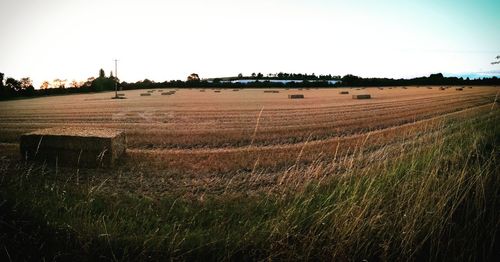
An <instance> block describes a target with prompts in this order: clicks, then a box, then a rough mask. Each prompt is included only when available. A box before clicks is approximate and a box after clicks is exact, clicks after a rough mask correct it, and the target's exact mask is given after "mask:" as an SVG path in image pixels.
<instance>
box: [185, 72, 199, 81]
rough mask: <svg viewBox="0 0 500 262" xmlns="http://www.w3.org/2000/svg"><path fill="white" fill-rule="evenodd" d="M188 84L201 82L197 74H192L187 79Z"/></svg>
mask: <svg viewBox="0 0 500 262" xmlns="http://www.w3.org/2000/svg"><path fill="white" fill-rule="evenodd" d="M187 81H188V82H200V76H199V75H198V74H196V73H192V74H190V75H189V76H188V77H187Z"/></svg>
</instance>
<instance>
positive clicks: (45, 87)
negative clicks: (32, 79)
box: [40, 81, 50, 89]
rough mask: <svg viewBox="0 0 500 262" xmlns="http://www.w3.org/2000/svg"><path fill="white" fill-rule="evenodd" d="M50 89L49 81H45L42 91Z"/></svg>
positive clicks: (41, 86)
mask: <svg viewBox="0 0 500 262" xmlns="http://www.w3.org/2000/svg"><path fill="white" fill-rule="evenodd" d="M49 87H50V84H49V81H43V83H42V85H40V89H49Z"/></svg>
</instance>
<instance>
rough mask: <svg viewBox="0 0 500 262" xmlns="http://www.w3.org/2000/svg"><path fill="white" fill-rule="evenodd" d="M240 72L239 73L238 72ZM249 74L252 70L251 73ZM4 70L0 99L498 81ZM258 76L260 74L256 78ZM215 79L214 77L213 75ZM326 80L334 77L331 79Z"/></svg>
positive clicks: (440, 76)
mask: <svg viewBox="0 0 500 262" xmlns="http://www.w3.org/2000/svg"><path fill="white" fill-rule="evenodd" d="M240 75H241V74H240ZM252 75H253V74H252ZM4 76H5V75H4V74H3V73H0V99H1V100H6V99H12V98H18V97H35V96H45V95H58V94H72V93H88V92H101V91H112V90H115V86H116V87H118V88H119V90H132V89H153V88H302V87H304V88H309V87H331V88H333V87H351V86H352V87H359V86H411V85H500V79H499V78H497V77H491V78H479V79H469V78H466V79H464V78H461V77H460V78H459V77H445V76H443V74H441V73H438V74H432V75H430V76H428V77H417V78H411V79H393V78H362V77H359V76H355V75H345V76H343V77H340V76H332V75H320V76H316V75H315V74H311V75H308V74H289V73H277V74H268V76H267V77H264V76H263V75H262V74H260V73H259V74H255V77H256V78H252V76H249V77H244V76H242V75H241V76H238V78H237V79H259V81H254V82H249V83H232V82H230V81H225V82H224V81H207V80H201V79H200V77H199V76H198V74H196V73H193V74H191V75H189V76H188V78H187V80H186V81H181V80H172V81H164V82H155V81H152V80H149V79H144V80H142V81H137V82H134V83H128V82H119V79H118V78H116V77H114V76H113V74H112V73H110V74H109V76H106V75H105V73H104V70H102V69H101V70H99V75H98V77H97V78H95V77H89V78H88V79H87V80H86V81H83V82H76V81H73V82H72V83H71V85H70V86H66V81H65V80H59V79H56V80H54V81H53V82H52V88H49V84H48V82H43V83H42V85H41V86H40V88H39V89H35V88H34V87H33V82H32V81H31V79H30V78H29V77H24V78H21V79H19V80H16V79H14V78H12V77H8V78H6V79H5V80H4ZM258 77H261V78H258ZM274 79H276V80H301V81H302V82H289V83H280V82H270V81H269V80H274ZM214 80H215V79H214ZM329 80H338V82H336V83H331V82H330V81H329Z"/></svg>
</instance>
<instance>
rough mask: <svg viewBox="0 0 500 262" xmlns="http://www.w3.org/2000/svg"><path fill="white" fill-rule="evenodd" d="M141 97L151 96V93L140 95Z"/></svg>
mask: <svg viewBox="0 0 500 262" xmlns="http://www.w3.org/2000/svg"><path fill="white" fill-rule="evenodd" d="M141 96H151V93H142V94H141Z"/></svg>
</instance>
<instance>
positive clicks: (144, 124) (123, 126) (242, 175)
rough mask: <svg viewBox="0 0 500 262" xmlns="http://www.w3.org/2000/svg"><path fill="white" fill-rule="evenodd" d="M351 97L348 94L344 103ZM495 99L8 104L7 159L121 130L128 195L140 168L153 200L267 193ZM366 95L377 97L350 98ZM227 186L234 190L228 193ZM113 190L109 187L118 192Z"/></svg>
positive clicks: (440, 93) (323, 94)
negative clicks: (45, 142)
mask: <svg viewBox="0 0 500 262" xmlns="http://www.w3.org/2000/svg"><path fill="white" fill-rule="evenodd" d="M344 90H346V91H348V92H349V94H348V95H341V94H339V92H340V91H344ZM498 90H499V89H498V88H494V87H475V88H470V89H469V88H466V89H465V90H464V91H456V90H455V89H454V88H449V89H447V90H439V89H438V87H433V88H432V89H429V88H428V87H420V88H417V87H410V88H409V89H403V88H401V87H394V88H393V87H390V88H385V89H384V90H380V89H378V88H366V89H361V88H351V89H349V88H345V89H344V88H338V89H309V90H279V93H266V92H264V90H259V89H243V90H240V91H238V92H236V91H233V90H231V89H229V90H221V92H220V93H216V92H214V90H210V89H207V90H205V92H200V89H186V90H178V91H177V92H176V93H175V94H174V95H170V96H162V95H161V91H157V92H152V96H146V97H142V96H140V94H141V93H146V90H133V91H124V92H121V93H123V94H125V95H126V97H127V99H124V100H111V99H109V98H110V96H112V95H113V94H112V93H100V94H81V95H72V96H65V97H47V98H39V99H29V100H19V101H9V102H2V103H0V108H1V110H0V143H1V146H2V147H3V148H5V150H6V151H5V152H8V151H10V152H13V154H17V152H18V149H17V147H18V146H17V142H18V140H19V136H20V135H21V134H23V133H26V132H30V131H33V130H36V129H40V128H47V127H57V126H72V127H81V128H85V127H107V128H113V129H119V130H124V131H125V132H126V134H127V139H128V153H127V157H126V159H125V160H124V161H123V164H122V166H121V167H120V168H119V173H121V172H123V173H133V174H128V175H123V176H121V177H126V179H124V181H121V180H120V181H119V182H118V185H121V184H122V183H124V184H123V187H124V189H126V190H136V189H137V185H130V183H131V181H129V180H128V179H127V178H130V177H133V176H135V175H137V172H136V169H138V168H139V169H141V170H147V171H146V174H141V176H143V177H142V181H143V183H147V184H149V186H146V187H141V188H142V189H141V190H145V191H146V193H148V194H151V196H152V197H154V196H157V195H158V194H168V193H171V191H172V190H176V191H180V192H191V193H196V192H197V191H201V192H204V193H207V192H208V193H210V192H211V191H213V190H215V191H214V192H216V193H217V192H220V190H222V189H224V190H235V191H238V192H240V188H239V187H238V186H237V185H238V183H236V182H237V181H239V182H240V183H241V184H247V182H246V180H247V179H248V174H249V173H256V172H257V173H267V174H269V175H268V176H264V178H263V180H264V181H260V182H262V183H264V184H262V183H260V182H259V183H257V184H259V185H260V186H261V187H260V186H257V187H256V188H249V189H251V191H253V190H269V189H271V188H274V185H275V184H276V181H275V180H276V177H275V175H276V174H277V173H282V172H283V171H285V170H286V169H288V168H290V167H291V166H294V165H307V164H310V163H312V162H317V161H320V162H322V161H326V162H329V161H331V160H332V159H339V158H341V156H342V157H345V156H346V155H349V154H352V152H353V150H357V148H359V147H360V145H361V144H362V145H363V150H365V151H367V152H369V153H371V154H377V151H376V150H377V149H381V148H383V149H384V150H386V151H387V149H388V147H389V146H391V145H395V147H399V146H400V145H401V144H402V143H404V142H405V141H409V140H414V139H419V140H422V141H425V140H430V141H432V137H433V136H436V135H438V134H439V129H442V124H443V121H442V120H444V119H449V118H458V119H460V118H463V117H467V116H468V115H470V114H473V112H479V113H481V112H485V111H488V110H490V108H491V104H492V103H493V101H494V99H495V95H496V93H497V92H498ZM155 91H156V90H155ZM166 91H168V90H163V92H166ZM294 93H301V94H304V95H305V99H298V100H293V99H288V98H287V95H288V94H294ZM364 93H369V94H371V95H372V97H373V98H372V99H368V100H354V99H352V97H351V95H352V94H364ZM9 149H10V150H9ZM102 172H106V170H103V171H102ZM140 173H142V172H140ZM273 174H274V175H273ZM235 175H236V177H235ZM107 179H112V178H109V177H107ZM228 179H232V183H234V187H235V188H232V187H227V185H226V183H227V182H228V181H226V180H228ZM220 180H223V181H220ZM273 180H274V182H273ZM132 181H136V179H135V178H134V179H132ZM164 181H167V182H164ZM96 182H98V181H96ZM114 182H117V181H114ZM114 182H112V183H110V184H112V185H113V190H116V186H117V184H116V183H114ZM172 183H173V184H172ZM179 183H180V184H181V185H179ZM174 185H175V186H174ZM240 186H241V185H240ZM204 187H207V188H204ZM268 187H269V188H268ZM151 190H152V192H149V191H151Z"/></svg>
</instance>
